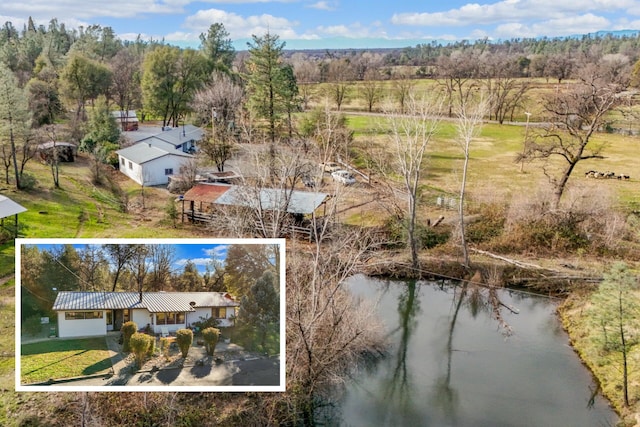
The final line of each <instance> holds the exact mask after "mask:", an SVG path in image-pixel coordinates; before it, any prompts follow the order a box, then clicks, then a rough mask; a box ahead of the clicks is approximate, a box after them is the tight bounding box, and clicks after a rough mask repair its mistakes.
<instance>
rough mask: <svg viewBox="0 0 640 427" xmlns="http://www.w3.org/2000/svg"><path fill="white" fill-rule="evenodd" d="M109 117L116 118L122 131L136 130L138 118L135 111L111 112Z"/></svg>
mask: <svg viewBox="0 0 640 427" xmlns="http://www.w3.org/2000/svg"><path fill="white" fill-rule="evenodd" d="M111 115H112V116H113V117H115V118H116V121H117V122H118V124H119V125H120V129H122V130H123V131H132V130H138V116H137V115H136V111H135V110H127V111H112V112H111Z"/></svg>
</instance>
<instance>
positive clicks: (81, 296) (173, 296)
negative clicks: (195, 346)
mask: <svg viewBox="0 0 640 427" xmlns="http://www.w3.org/2000/svg"><path fill="white" fill-rule="evenodd" d="M238 305H239V304H238V303H237V302H235V301H234V300H233V299H232V298H231V297H230V296H229V294H227V293H225V292H142V300H141V299H140V293H139V292H70V291H60V292H59V293H58V295H57V297H56V300H55V302H54V303H53V310H54V311H61V310H118V309H134V308H145V309H147V311H149V312H150V313H161V312H169V311H176V312H177V311H184V312H187V311H195V309H196V308H199V307H235V306H238Z"/></svg>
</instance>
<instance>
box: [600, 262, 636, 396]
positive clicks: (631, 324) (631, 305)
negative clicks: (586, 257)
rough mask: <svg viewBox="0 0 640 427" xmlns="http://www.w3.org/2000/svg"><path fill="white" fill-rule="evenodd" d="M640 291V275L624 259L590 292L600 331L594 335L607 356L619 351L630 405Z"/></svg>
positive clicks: (624, 389)
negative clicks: (639, 283) (636, 274)
mask: <svg viewBox="0 0 640 427" xmlns="http://www.w3.org/2000/svg"><path fill="white" fill-rule="evenodd" d="M639 291H640V286H638V278H637V277H635V276H634V275H633V274H632V273H631V272H630V271H629V270H628V267H627V266H626V265H625V264H624V263H617V264H615V265H614V266H613V268H612V269H611V271H610V272H609V273H608V274H605V276H604V281H603V282H602V283H601V284H600V286H599V287H598V290H597V291H596V292H595V293H594V294H593V295H592V296H591V304H592V306H591V308H590V311H591V313H592V318H593V319H594V320H595V324H594V330H596V331H598V332H599V333H597V334H594V335H593V337H592V339H593V340H594V341H595V343H596V344H597V345H598V346H599V347H600V349H601V350H602V352H603V354H604V355H605V356H606V355H608V354H611V353H616V354H618V355H619V358H620V359H619V363H620V365H619V366H620V371H621V372H622V394H623V402H624V405H625V406H627V407H628V406H629V403H630V402H629V372H632V371H633V370H632V369H631V368H630V366H629V365H630V363H631V362H632V360H633V359H632V358H631V357H630V354H631V349H632V348H633V347H634V346H637V345H640V302H639V301H638V298H637V293H638V292H639ZM634 294H635V295H636V297H634ZM605 359H606V358H603V359H601V360H602V361H604V360H605Z"/></svg>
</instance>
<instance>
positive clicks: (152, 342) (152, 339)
mask: <svg viewBox="0 0 640 427" xmlns="http://www.w3.org/2000/svg"><path fill="white" fill-rule="evenodd" d="M147 336H148V337H149V349H148V350H147V356H149V357H151V356H153V352H154V351H156V339H155V337H154V336H153V335H147Z"/></svg>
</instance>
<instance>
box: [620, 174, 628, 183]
mask: <svg viewBox="0 0 640 427" xmlns="http://www.w3.org/2000/svg"><path fill="white" fill-rule="evenodd" d="M618 179H624V180H625V181H626V180H628V179H629V175H625V174H621V175H618Z"/></svg>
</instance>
